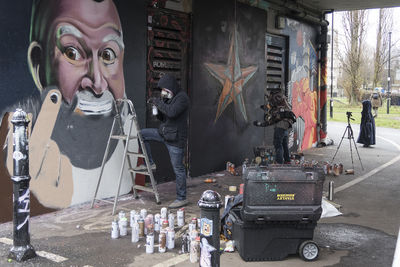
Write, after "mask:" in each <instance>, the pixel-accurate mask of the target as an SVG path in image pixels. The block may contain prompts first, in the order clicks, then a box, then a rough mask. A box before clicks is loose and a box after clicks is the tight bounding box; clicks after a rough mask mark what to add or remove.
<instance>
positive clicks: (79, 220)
mask: <svg viewBox="0 0 400 267" xmlns="http://www.w3.org/2000/svg"><path fill="white" fill-rule="evenodd" d="M345 127H346V125H345V124H341V123H329V129H328V132H329V134H330V137H331V138H332V139H334V141H335V145H334V146H328V147H324V148H313V149H310V150H308V151H306V153H305V158H306V160H312V159H316V160H318V161H320V162H322V161H329V160H331V159H332V157H333V154H334V153H335V151H336V149H337V144H338V143H339V142H340V140H341V137H342V134H343V132H344V129H345ZM358 127H359V126H358V125H354V126H353V130H354V135H355V138H357V136H358ZM399 136H400V131H399V130H394V129H383V128H378V129H377V145H376V146H374V147H372V148H363V147H362V146H359V145H358V146H357V148H358V151H359V153H360V156H361V160H362V163H363V165H364V168H365V169H364V170H361V166H360V161H359V159H358V156H357V154H356V152H355V151H354V147H353V156H354V168H355V175H341V176H338V177H333V176H327V177H326V181H325V185H324V188H325V191H326V190H327V184H328V181H330V180H333V181H334V183H335V188H336V189H337V191H339V192H337V193H336V194H335V198H334V202H335V203H337V204H339V205H341V209H340V211H341V212H342V213H343V215H342V216H338V217H334V218H324V219H321V220H320V221H319V222H318V225H317V227H316V229H315V231H314V241H316V242H317V243H318V245H319V246H320V248H321V251H320V256H319V258H318V260H317V261H314V262H307V263H306V262H304V261H302V260H301V259H300V258H299V256H298V255H291V256H289V257H288V258H286V259H285V260H283V261H273V262H270V261H269V262H245V261H243V260H242V259H241V258H240V256H239V253H238V252H234V253H223V254H222V255H221V266H231V267H235V266H352V267H356V266H363V267H368V266H371V267H372V266H374V267H375V266H391V264H392V261H393V255H394V250H395V245H396V239H397V234H398V230H399V225H400V213H399V211H398V207H399V206H400V198H399V197H398V189H399V188H400V179H398V177H399V175H398V173H399V171H400V167H399V166H400V165H399V162H398V161H400V157H399V158H397V157H398V156H399V154H400V153H399V152H400V139H399V138H398V137H399ZM349 151H350V149H349V141H348V140H347V139H344V140H343V144H342V145H341V147H340V150H339V151H338V155H337V156H336V160H335V162H341V163H343V164H344V168H345V169H349V168H352V164H351V157H350V153H349ZM385 164H386V165H385ZM206 178H216V179H217V182H216V183H213V184H207V183H204V182H203V181H204V179H206ZM351 182H353V183H354V184H351ZM240 183H241V178H240V177H239V176H231V175H229V174H228V173H227V172H225V171H222V172H220V173H213V174H209V175H206V176H202V177H198V178H196V179H189V180H188V192H189V196H188V199H189V201H190V205H189V206H188V207H187V208H186V214H187V216H186V220H187V221H188V220H189V219H190V218H191V217H199V215H200V210H199V208H198V207H197V201H198V199H199V197H200V195H201V193H202V192H203V191H204V190H206V189H212V190H215V191H217V192H219V193H220V194H221V195H222V197H224V196H225V195H227V194H232V192H229V190H228V187H229V186H230V185H236V186H238V185H239V184H240ZM159 190H160V195H161V201H162V202H163V203H162V205H161V206H159V205H156V203H155V202H154V198H153V197H152V196H151V195H150V194H148V193H142V194H141V198H140V199H138V200H136V199H132V198H131V197H130V196H126V197H125V198H124V199H122V201H121V202H120V204H119V205H118V210H121V209H124V210H126V211H129V210H131V209H136V210H140V209H142V208H146V209H148V210H149V213H153V214H154V213H157V212H159V210H160V208H161V207H162V206H164V205H165V206H166V205H167V204H168V203H169V202H170V201H172V200H173V198H174V195H175V184H174V183H166V184H162V185H160V186H159ZM111 210H112V206H111V205H109V204H98V205H96V206H95V208H94V209H90V208H89V205H88V204H86V205H80V206H76V207H72V208H68V209H65V210H62V211H58V212H55V213H50V214H46V215H42V216H37V217H34V218H31V220H30V232H31V244H32V245H33V246H34V248H35V250H36V251H37V252H38V253H41V255H44V253H43V252H46V253H52V254H55V256H53V259H52V260H50V259H48V258H46V257H42V256H41V257H36V258H34V259H31V260H29V261H27V262H24V263H16V262H8V260H7V255H8V252H9V250H10V248H11V244H12V223H5V224H0V266H141V267H144V266H196V265H197V264H191V263H190V262H189V260H188V254H180V253H179V243H180V240H179V239H178V240H177V242H176V243H177V246H176V248H175V249H174V250H173V251H171V252H167V253H165V254H160V253H158V252H156V253H154V254H146V253H145V247H144V241H143V240H141V241H140V242H139V243H136V244H132V243H131V242H130V236H127V237H123V238H120V239H117V240H112V239H111V236H110V229H111V221H112V220H113V216H112V215H111ZM175 230H176V231H179V229H175ZM10 243H11V244H10ZM156 243H157V242H156ZM155 251H157V248H155ZM47 255H49V254H47ZM57 256H61V257H63V258H57ZM50 258H51V257H50ZM57 259H58V260H60V261H61V262H58V263H57V262H56V260H57Z"/></svg>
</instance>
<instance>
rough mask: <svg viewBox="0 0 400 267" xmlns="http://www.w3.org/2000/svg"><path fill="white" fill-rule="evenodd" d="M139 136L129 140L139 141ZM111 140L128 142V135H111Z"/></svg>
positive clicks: (131, 137)
mask: <svg viewBox="0 0 400 267" xmlns="http://www.w3.org/2000/svg"><path fill="white" fill-rule="evenodd" d="M137 138H138V137H137V136H129V139H137ZM111 139H119V140H126V135H111Z"/></svg>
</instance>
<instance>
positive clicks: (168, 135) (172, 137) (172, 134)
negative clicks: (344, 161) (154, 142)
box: [158, 124, 178, 142]
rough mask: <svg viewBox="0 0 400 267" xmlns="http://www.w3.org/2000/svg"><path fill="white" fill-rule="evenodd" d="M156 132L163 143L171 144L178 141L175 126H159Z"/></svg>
mask: <svg viewBox="0 0 400 267" xmlns="http://www.w3.org/2000/svg"><path fill="white" fill-rule="evenodd" d="M158 132H159V134H160V135H161V137H163V138H164V140H165V141H169V142H173V141H177V140H178V128H177V127H176V126H168V125H165V124H161V125H160V128H158Z"/></svg>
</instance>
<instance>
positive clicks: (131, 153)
mask: <svg viewBox="0 0 400 267" xmlns="http://www.w3.org/2000/svg"><path fill="white" fill-rule="evenodd" d="M126 154H128V155H132V156H138V157H141V158H144V157H145V155H144V154H142V153H138V152H130V151H128V152H126Z"/></svg>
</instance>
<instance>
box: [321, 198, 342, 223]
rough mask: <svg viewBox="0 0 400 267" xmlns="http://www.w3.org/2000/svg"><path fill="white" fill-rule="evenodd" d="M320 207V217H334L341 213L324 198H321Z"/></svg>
mask: <svg viewBox="0 0 400 267" xmlns="http://www.w3.org/2000/svg"><path fill="white" fill-rule="evenodd" d="M321 207H322V214H321V218H328V217H335V216H339V215H342V213H341V212H340V211H338V210H337V209H336V208H335V207H334V206H333V205H332V204H331V203H329V202H328V201H326V199H325V198H322V202H321Z"/></svg>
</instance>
